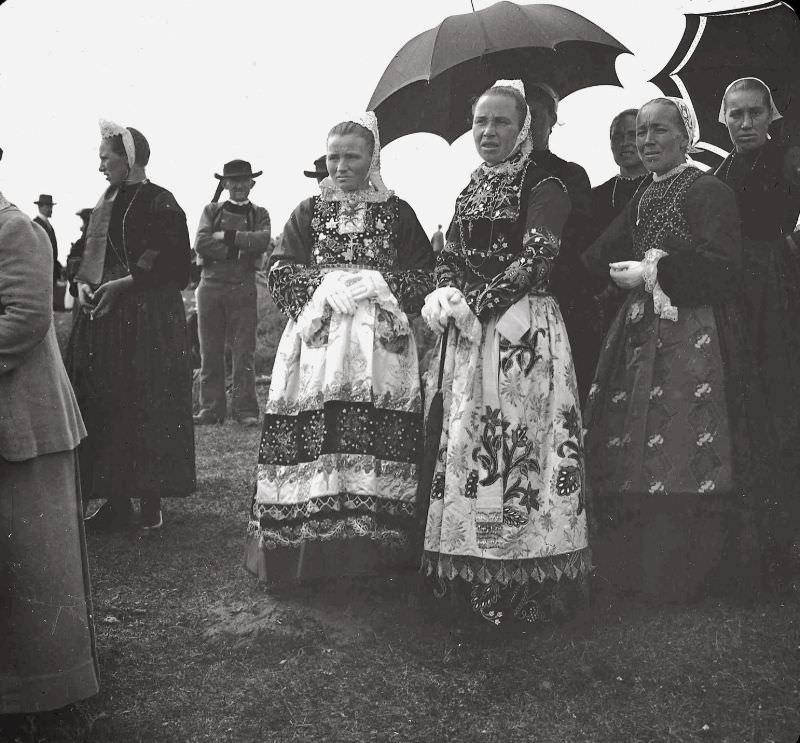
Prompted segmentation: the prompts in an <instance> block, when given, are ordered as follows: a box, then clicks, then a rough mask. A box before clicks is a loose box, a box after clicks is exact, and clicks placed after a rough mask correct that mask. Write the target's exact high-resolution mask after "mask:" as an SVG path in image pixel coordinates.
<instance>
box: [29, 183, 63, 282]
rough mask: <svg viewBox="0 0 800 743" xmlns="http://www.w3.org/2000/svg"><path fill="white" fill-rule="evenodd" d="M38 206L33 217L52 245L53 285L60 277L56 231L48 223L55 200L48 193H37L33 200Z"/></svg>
mask: <svg viewBox="0 0 800 743" xmlns="http://www.w3.org/2000/svg"><path fill="white" fill-rule="evenodd" d="M33 203H34V204H36V206H38V207H39V213H38V214H37V215H36V216H35V217H34V218H33V221H34V222H36V224H38V225H39V226H40V227H41V228H42V229H43V230H44V231H45V232H46V233H47V237H49V238H50V245H51V246H52V247H53V286H54V287H55V285H56V282H57V281H58V280H59V279H60V278H61V264H60V263H59V262H58V240H56V231H55V230H54V229H53V225H51V224H50V217H52V216H53V207H54V206H55V202H54V201H53V197H52V196H51V195H50V194H49V193H43V194H40V195H39V199H38V200H37V201H34V202H33Z"/></svg>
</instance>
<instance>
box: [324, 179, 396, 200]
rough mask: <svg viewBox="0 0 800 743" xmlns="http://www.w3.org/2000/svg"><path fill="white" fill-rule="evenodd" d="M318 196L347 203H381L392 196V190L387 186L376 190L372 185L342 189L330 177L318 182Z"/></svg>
mask: <svg viewBox="0 0 800 743" xmlns="http://www.w3.org/2000/svg"><path fill="white" fill-rule="evenodd" d="M319 190H320V196H321V197H322V200H323V201H344V202H346V203H348V204H358V203H371V204H375V203H383V202H384V201H388V200H389V199H390V198H391V197H392V196H394V191H392V190H391V189H389V188H384V189H381V190H376V189H375V188H373V187H369V188H361V189H359V190H358V191H343V190H342V189H341V188H339V187H338V186H334V185H333V181H332V180H331V179H330V177H328V178H325V179H324V180H323V181H322V182H321V183H320V184H319Z"/></svg>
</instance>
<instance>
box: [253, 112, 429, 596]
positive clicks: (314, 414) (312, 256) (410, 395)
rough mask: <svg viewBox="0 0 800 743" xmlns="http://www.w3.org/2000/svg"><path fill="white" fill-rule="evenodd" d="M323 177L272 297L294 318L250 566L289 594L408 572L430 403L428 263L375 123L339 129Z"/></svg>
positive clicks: (276, 390)
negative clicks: (425, 386)
mask: <svg viewBox="0 0 800 743" xmlns="http://www.w3.org/2000/svg"><path fill="white" fill-rule="evenodd" d="M327 146H328V150H327V157H326V162H327V168H328V173H329V177H328V178H326V179H324V180H323V181H322V183H321V184H320V188H321V193H320V194H319V195H318V196H314V197H313V198H310V199H306V200H305V201H303V202H302V203H301V204H300V205H299V206H298V207H297V208H296V209H295V210H294V212H293V213H292V216H291V218H290V219H289V222H288V223H287V225H286V227H285V229H284V231H283V236H282V239H281V242H280V245H279V246H278V247H277V248H276V250H275V252H274V253H273V255H272V258H271V262H270V269H269V287H270V291H271V292H272V296H273V297H274V299H275V302H276V304H277V305H278V306H279V307H280V308H281V310H282V311H283V312H284V313H285V314H286V315H288V316H289V317H290V320H289V322H288V324H287V326H286V329H285V330H284V333H283V336H282V338H281V341H280V345H279V347H278V352H277V355H276V358H275V366H274V368H273V371H272V384H271V386H270V391H269V398H268V401H267V405H266V410H265V413H264V429H263V435H262V439H261V446H260V448H259V455H258V468H257V481H256V486H255V492H254V495H253V501H252V510H251V519H250V524H249V529H248V539H247V547H246V566H247V568H248V569H249V570H250V571H251V572H253V573H255V574H256V575H257V576H258V577H259V578H260V579H261V580H263V581H265V582H268V583H282V582H287V581H295V580H301V581H302V580H312V579H315V578H324V577H337V576H352V575H363V574H374V573H378V572H381V571H382V570H384V569H387V568H391V567H393V566H398V565H400V564H403V563H407V562H408V561H409V560H410V559H411V550H410V549H409V546H410V545H409V539H408V537H409V534H410V533H411V532H412V531H413V529H414V525H415V519H414V511H415V497H416V489H417V461H418V458H419V451H420V439H421V430H422V409H421V408H422V403H421V396H420V385H419V370H418V362H417V349H416V345H415V343H414V336H413V333H412V331H411V328H410V326H409V319H408V315H410V314H412V313H419V311H420V308H421V307H422V302H423V299H424V297H425V295H426V294H428V292H430V290H431V288H432V270H433V264H434V256H433V251H432V250H431V245H430V242H429V241H428V238H427V236H426V235H425V232H424V231H423V229H422V227H421V225H420V224H419V222H418V220H417V217H416V215H415V214H414V212H413V210H412V209H411V207H410V206H409V205H408V204H407V203H406V202H405V201H402V200H401V199H399V198H397V196H395V195H394V193H393V192H392V191H390V190H388V189H387V188H386V186H385V185H384V183H383V180H382V178H381V175H380V157H379V155H380V141H379V137H378V126H377V121H376V119H375V115H374V114H373V113H372V112H367V113H366V114H364V115H359V116H357V117H355V118H354V119H352V120H348V121H343V122H341V123H339V124H337V125H336V126H334V127H333V129H331V131H330V133H329V134H328V142H327Z"/></svg>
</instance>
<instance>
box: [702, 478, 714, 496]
mask: <svg viewBox="0 0 800 743" xmlns="http://www.w3.org/2000/svg"><path fill="white" fill-rule="evenodd" d="M715 487H716V483H715V482H714V481H713V480H703V482H701V483H700V487H699V488H698V490H699V491H700V492H701V493H708V492H709V491H711V490H714V488H715Z"/></svg>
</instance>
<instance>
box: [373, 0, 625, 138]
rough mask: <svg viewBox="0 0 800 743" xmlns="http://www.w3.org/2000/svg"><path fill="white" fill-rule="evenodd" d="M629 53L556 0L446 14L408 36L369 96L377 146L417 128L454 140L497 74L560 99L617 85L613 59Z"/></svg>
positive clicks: (607, 35)
mask: <svg viewBox="0 0 800 743" xmlns="http://www.w3.org/2000/svg"><path fill="white" fill-rule="evenodd" d="M622 53H628V54H630V51H629V50H628V49H627V48H626V47H625V46H623V45H622V44H621V43H620V42H619V41H617V40H616V39H615V38H614V37H613V36H611V35H610V34H607V33H606V32H605V31H603V29H602V28H600V27H598V26H596V25H595V24H594V23H592V22H591V21H589V20H587V19H586V18H584V17H583V16H582V15H579V14H578V13H573V12H572V11H571V10H566V9H565V8H560V7H558V6H557V5H517V4H516V3H511V2H499V3H495V4H494V5H492V6H490V7H488V8H485V9H484V10H480V11H478V12H473V13H464V14H462V15H453V16H448V17H447V18H445V19H444V20H443V21H442V22H441V23H440V24H439V25H438V26H436V28H432V29H429V30H428V31H425V32H424V33H421V34H419V36H415V37H414V38H413V39H411V41H409V42H408V43H407V44H406V45H405V46H404V47H403V48H402V49H401V50H400V51H399V52H398V53H397V54H395V56H394V59H392V61H391V62H390V63H389V66H388V67H387V68H386V71H385V72H384V73H383V76H382V77H381V79H380V82H379V83H378V86H377V87H376V88H375V92H374V93H373V94H372V98H371V99H370V102H369V105H368V108H369V110H371V111H375V114H376V115H377V117H378V123H379V125H380V130H381V142H382V144H388V143H389V142H391V141H393V140H395V139H397V138H398V137H402V136H404V135H406V134H412V133H414V132H431V133H432V134H438V135H439V136H441V137H444V138H445V139H446V140H447V141H448V142H451V143H452V142H454V141H455V140H456V139H458V137H459V136H461V135H462V134H463V133H464V132H466V131H467V130H468V129H469V127H470V107H471V103H472V100H473V99H474V98H476V97H477V96H479V95H480V94H481V93H482V92H483V91H484V90H486V88H488V87H489V86H490V85H491V84H492V83H493V82H494V81H495V80H497V79H500V78H519V79H521V80H522V81H523V82H524V83H526V84H527V85H530V84H531V83H534V82H544V83H547V84H548V85H550V86H551V87H552V88H554V89H555V91H556V92H557V93H558V94H559V96H560V97H562V98H563V97H565V96H567V95H569V94H570V93H573V92H574V91H576V90H580V89H581V88H588V87H591V86H593V85H619V84H620V82H619V79H618V78H617V74H616V71H615V61H616V58H617V56H618V55H619V54H622Z"/></svg>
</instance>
